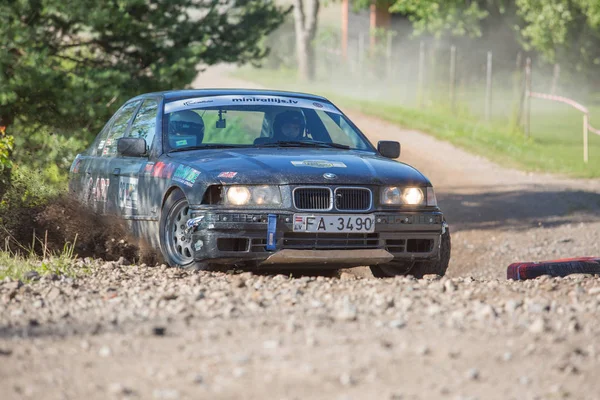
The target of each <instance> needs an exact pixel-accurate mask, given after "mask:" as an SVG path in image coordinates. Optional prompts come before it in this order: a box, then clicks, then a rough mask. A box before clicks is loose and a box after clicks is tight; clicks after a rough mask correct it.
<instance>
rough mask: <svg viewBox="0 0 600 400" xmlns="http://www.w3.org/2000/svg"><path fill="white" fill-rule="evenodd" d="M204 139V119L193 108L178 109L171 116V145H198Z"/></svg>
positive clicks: (175, 146)
mask: <svg viewBox="0 0 600 400" xmlns="http://www.w3.org/2000/svg"><path fill="white" fill-rule="evenodd" d="M203 139H204V120H203V119H202V117H201V116H200V115H198V114H197V113H195V112H194V111H191V110H183V111H176V112H174V113H172V114H171V116H170V118H169V145H170V146H171V147H174V148H177V147H184V146H197V145H199V144H200V143H202V140H203Z"/></svg>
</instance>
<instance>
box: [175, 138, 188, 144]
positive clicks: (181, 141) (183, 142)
mask: <svg viewBox="0 0 600 400" xmlns="http://www.w3.org/2000/svg"><path fill="white" fill-rule="evenodd" d="M186 144H187V140H185V139H183V140H178V141H176V142H175V145H177V146H185V145H186Z"/></svg>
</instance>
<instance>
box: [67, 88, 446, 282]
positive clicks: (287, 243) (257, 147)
mask: <svg viewBox="0 0 600 400" xmlns="http://www.w3.org/2000/svg"><path fill="white" fill-rule="evenodd" d="M399 156H400V144H399V143H398V142H394V141H380V142H378V144H377V147H375V146H373V145H372V144H371V143H370V142H369V140H368V139H367V138H366V137H365V135H364V134H362V133H361V131H360V130H359V129H358V128H357V127H356V126H355V125H354V124H353V123H352V121H350V119H349V118H348V117H347V116H346V115H344V113H342V112H341V111H340V109H339V108H337V107H336V106H335V105H333V104H332V103H331V102H330V101H329V100H327V99H325V98H323V97H320V96H314V95H309V94H303V93H292V92H280V91H259V90H214V89H210V90H209V89H205V90H179V91H167V92H160V93H149V94H144V95H141V96H138V97H135V98H132V99H131V100H129V101H127V102H126V103H125V104H124V105H123V106H122V107H121V108H120V109H119V110H118V111H117V112H116V113H115V114H114V116H113V117H112V118H111V119H110V120H109V121H108V123H107V124H106V125H105V126H104V129H102V131H101V132H100V133H99V134H98V136H97V137H96V139H95V140H94V142H93V143H92V144H91V146H90V147H89V148H88V149H87V151H85V152H84V153H82V154H79V155H78V156H77V157H76V159H75V160H74V162H73V164H72V166H71V169H70V180H69V187H70V190H71V191H72V192H73V193H74V194H75V195H76V196H78V198H79V199H80V200H81V202H83V203H84V204H86V205H87V206H89V207H91V208H93V209H94V210H95V211H96V212H99V213H103V214H116V215H118V216H120V217H121V218H123V219H124V220H126V221H127V224H128V226H129V227H130V228H131V231H132V233H133V234H134V235H135V236H137V237H139V238H140V239H142V240H145V241H146V242H147V243H149V244H150V245H152V246H154V247H155V248H157V249H160V252H161V253H162V255H163V257H164V259H165V260H166V262H167V263H168V264H170V265H171V266H180V267H185V268H209V267H210V266H212V265H218V264H221V265H223V264H229V265H237V266H240V267H243V266H246V267H248V268H281V267H302V268H310V267H317V268H321V269H322V268H334V269H337V268H341V267H352V266H361V265H363V266H364V265H368V266H370V267H371V270H372V271H373V273H374V274H375V275H376V276H378V277H385V276H394V275H401V274H411V275H414V276H418V277H420V276H423V275H424V274H430V273H431V274H438V275H443V274H444V273H445V271H446V269H447V267H448V261H449V258H450V231H449V229H448V226H447V224H446V222H445V219H444V216H443V214H442V212H441V211H440V209H439V208H438V206H437V202H436V197H435V193H434V190H433V187H432V185H431V183H430V182H429V180H428V179H427V178H426V177H425V176H423V175H422V174H421V173H420V172H419V171H417V170H416V169H415V168H413V167H411V166H409V165H407V164H404V163H401V162H398V161H395V160H394V159H396V158H398V157H399Z"/></svg>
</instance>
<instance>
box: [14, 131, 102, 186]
mask: <svg viewBox="0 0 600 400" xmlns="http://www.w3.org/2000/svg"><path fill="white" fill-rule="evenodd" d="M13 130H14V132H15V152H14V155H13V159H14V162H15V163H16V164H18V165H22V166H25V167H27V168H32V169H35V170H37V171H39V172H41V177H42V179H43V181H44V182H46V183H48V184H51V185H59V186H60V185H64V182H66V179H67V176H68V171H69V167H70V165H71V163H72V161H73V159H74V158H75V156H76V155H77V154H78V153H80V152H81V151H82V150H84V149H85V147H86V144H87V141H86V139H85V138H86V136H87V135H86V132H84V131H79V132H77V131H76V132H69V131H68V130H66V129H52V128H50V127H47V126H44V125H40V124H31V125H25V124H24V123H23V122H21V121H19V120H17V121H16V122H15V124H14V125H13ZM90 139H91V138H90Z"/></svg>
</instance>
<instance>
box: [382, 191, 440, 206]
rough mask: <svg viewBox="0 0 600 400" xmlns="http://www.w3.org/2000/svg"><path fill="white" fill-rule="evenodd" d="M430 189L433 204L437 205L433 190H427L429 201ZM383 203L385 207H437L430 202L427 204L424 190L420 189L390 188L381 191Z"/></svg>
mask: <svg viewBox="0 0 600 400" xmlns="http://www.w3.org/2000/svg"><path fill="white" fill-rule="evenodd" d="M430 189H431V195H432V198H433V202H434V203H435V195H434V194H433V189H432V188H427V195H428V197H427V200H429V193H430V192H429V190H430ZM381 203H382V204H384V205H402V204H406V205H413V206H418V205H425V204H427V205H435V204H429V201H427V202H426V197H425V193H424V192H423V189H421V188H418V187H407V188H400V187H397V186H388V187H384V188H383V189H382V190H381Z"/></svg>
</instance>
